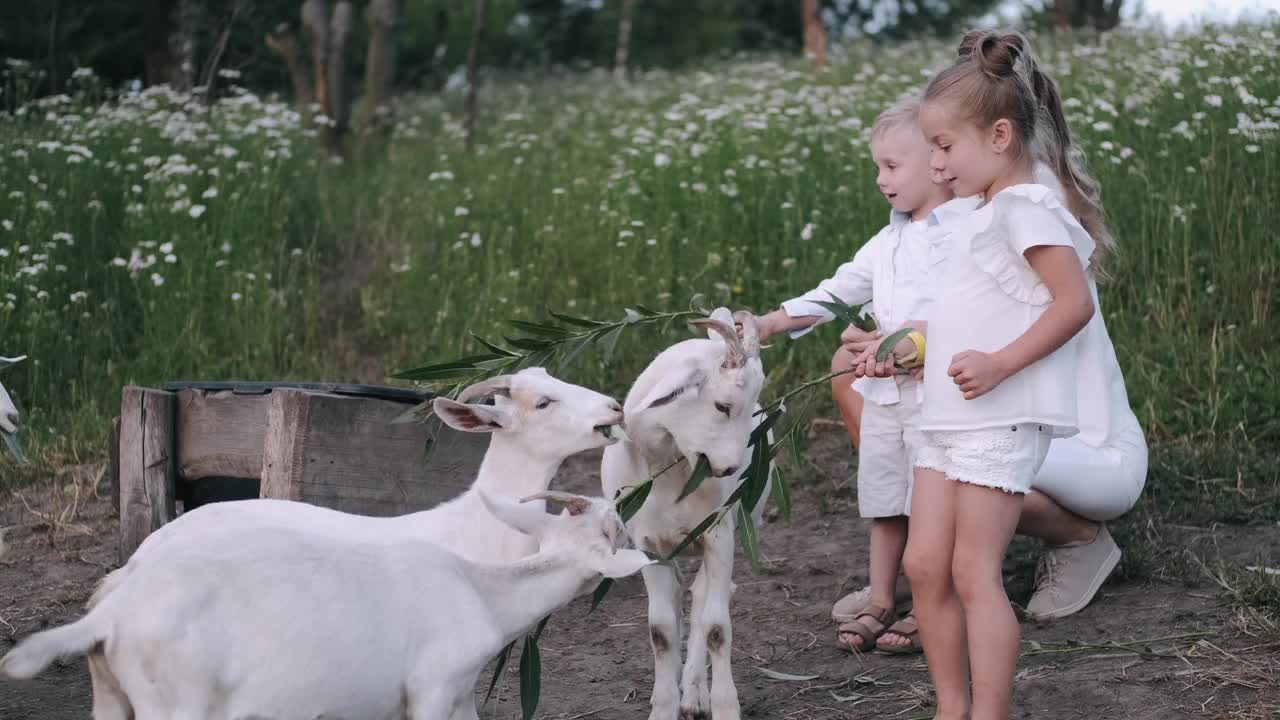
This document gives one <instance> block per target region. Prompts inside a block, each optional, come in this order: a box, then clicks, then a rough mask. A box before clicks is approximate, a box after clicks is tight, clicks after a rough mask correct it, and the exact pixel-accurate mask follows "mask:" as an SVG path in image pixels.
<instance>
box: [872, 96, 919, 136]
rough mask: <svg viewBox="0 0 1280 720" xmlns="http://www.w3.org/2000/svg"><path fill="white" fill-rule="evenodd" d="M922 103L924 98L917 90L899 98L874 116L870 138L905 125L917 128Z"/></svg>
mask: <svg viewBox="0 0 1280 720" xmlns="http://www.w3.org/2000/svg"><path fill="white" fill-rule="evenodd" d="M923 104H924V98H922V97H921V96H920V93H918V92H917V93H911V94H910V95H906V96H904V97H901V98H899V99H898V101H897V102H895V103H894V104H892V105H890V106H889V107H887V108H885V109H884V110H883V111H882V112H881V113H880V114H879V115H877V116H876V121H875V123H874V124H872V126H871V138H870V139H871V140H875V139H876V138H878V137H880V136H881V135H884V134H885V133H887V132H889V131H890V130H893V129H895V128H900V127H904V126H907V125H911V126H914V127H916V128H919V127H920V124H919V123H920V106H921V105H923Z"/></svg>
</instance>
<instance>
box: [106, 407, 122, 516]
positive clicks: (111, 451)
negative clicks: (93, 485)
mask: <svg viewBox="0 0 1280 720" xmlns="http://www.w3.org/2000/svg"><path fill="white" fill-rule="evenodd" d="M107 435H108V440H107V474H108V475H110V476H111V477H109V478H107V482H109V483H110V484H111V509H112V510H115V513H116V517H120V418H118V417H114V418H111V432H109V433H108V434H107Z"/></svg>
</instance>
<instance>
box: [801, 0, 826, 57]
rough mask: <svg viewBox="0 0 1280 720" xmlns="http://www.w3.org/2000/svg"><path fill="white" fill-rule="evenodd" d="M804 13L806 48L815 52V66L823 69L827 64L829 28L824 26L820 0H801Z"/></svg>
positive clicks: (810, 51)
mask: <svg viewBox="0 0 1280 720" xmlns="http://www.w3.org/2000/svg"><path fill="white" fill-rule="evenodd" d="M801 12H802V13H804V48H805V50H806V51H807V52H809V53H812V54H813V58H814V68H815V69H817V70H821V69H822V68H824V67H826V64H827V30H826V28H824V27H823V26H822V10H821V8H820V7H819V5H818V0H801Z"/></svg>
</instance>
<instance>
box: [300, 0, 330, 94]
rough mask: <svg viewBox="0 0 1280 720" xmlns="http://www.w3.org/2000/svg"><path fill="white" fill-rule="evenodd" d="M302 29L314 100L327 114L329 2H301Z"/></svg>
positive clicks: (312, 0)
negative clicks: (326, 64) (326, 68)
mask: <svg viewBox="0 0 1280 720" xmlns="http://www.w3.org/2000/svg"><path fill="white" fill-rule="evenodd" d="M302 30H303V32H304V33H306V36H307V46H308V48H309V49H310V51H311V77H312V78H314V79H315V85H314V86H313V87H314V88H315V102H316V103H318V104H319V105H320V112H321V113H323V114H324V115H325V116H326V117H328V118H332V117H333V116H332V115H330V114H329V76H328V73H327V72H325V59H326V57H327V56H328V53H329V2H328V0H306V2H304V3H302Z"/></svg>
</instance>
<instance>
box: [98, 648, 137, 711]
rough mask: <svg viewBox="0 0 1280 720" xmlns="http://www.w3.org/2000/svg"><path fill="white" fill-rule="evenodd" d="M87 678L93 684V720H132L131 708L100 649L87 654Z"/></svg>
mask: <svg viewBox="0 0 1280 720" xmlns="http://www.w3.org/2000/svg"><path fill="white" fill-rule="evenodd" d="M89 678H90V680H91V681H92V682H93V720H133V706H132V705H130V704H129V698H128V696H126V695H125V694H124V691H123V690H121V689H120V682H119V681H118V680H116V676H115V675H114V674H113V673H112V672H111V666H109V665H108V664H107V656H106V655H103V654H102V651H101V649H99V650H95V651H92V652H90V653H89Z"/></svg>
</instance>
